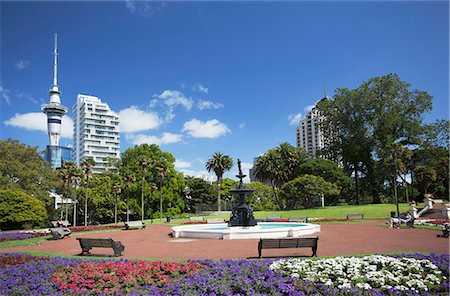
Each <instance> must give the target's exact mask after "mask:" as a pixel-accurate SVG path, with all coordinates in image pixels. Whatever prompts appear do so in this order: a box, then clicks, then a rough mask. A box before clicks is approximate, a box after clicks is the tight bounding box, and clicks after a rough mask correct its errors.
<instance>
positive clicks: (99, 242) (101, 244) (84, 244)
mask: <svg viewBox="0 0 450 296" xmlns="http://www.w3.org/2000/svg"><path fill="white" fill-rule="evenodd" d="M77 240H78V241H79V242H80V247H81V249H82V252H81V254H80V255H84V254H85V253H86V254H89V251H90V250H91V249H92V248H93V247H98V248H112V249H113V250H114V256H121V255H122V252H123V250H124V249H125V247H124V246H123V245H122V243H121V242H116V241H114V240H113V239H112V238H81V237H77Z"/></svg>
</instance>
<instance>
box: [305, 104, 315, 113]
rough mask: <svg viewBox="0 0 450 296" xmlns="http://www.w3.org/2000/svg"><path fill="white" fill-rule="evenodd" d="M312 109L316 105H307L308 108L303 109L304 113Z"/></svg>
mask: <svg viewBox="0 0 450 296" xmlns="http://www.w3.org/2000/svg"><path fill="white" fill-rule="evenodd" d="M314 107H316V105H309V106H306V107H305V111H306V112H309V111H311V110H312V109H313V108H314Z"/></svg>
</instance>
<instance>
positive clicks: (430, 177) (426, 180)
mask: <svg viewBox="0 0 450 296" xmlns="http://www.w3.org/2000/svg"><path fill="white" fill-rule="evenodd" d="M415 175H416V179H417V182H418V183H419V184H420V185H421V186H422V188H421V189H422V192H421V193H422V194H427V193H428V187H430V185H431V183H433V182H434V181H436V178H437V176H436V171H435V170H434V169H433V168H431V167H426V166H422V165H419V166H417V167H416V170H415Z"/></svg>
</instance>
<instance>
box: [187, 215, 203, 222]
mask: <svg viewBox="0 0 450 296" xmlns="http://www.w3.org/2000/svg"><path fill="white" fill-rule="evenodd" d="M189 220H190V221H204V220H205V219H204V218H203V216H194V217H189Z"/></svg>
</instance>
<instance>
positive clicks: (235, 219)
mask: <svg viewBox="0 0 450 296" xmlns="http://www.w3.org/2000/svg"><path fill="white" fill-rule="evenodd" d="M238 168H239V175H236V177H238V178H239V187H238V188H237V189H234V190H230V191H229V192H230V193H232V194H237V195H238V196H239V204H238V205H237V206H235V207H233V210H232V212H231V217H230V222H229V223H228V226H229V227H236V226H244V227H248V226H256V224H257V222H256V220H255V218H254V217H253V209H252V208H251V207H249V206H248V205H246V204H245V195H246V194H250V193H252V192H253V191H254V190H253V189H249V188H246V187H245V186H244V183H243V182H242V179H244V178H245V177H246V175H244V174H243V173H242V169H241V161H240V160H239V159H238Z"/></svg>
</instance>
